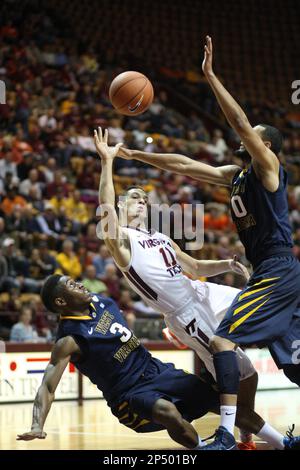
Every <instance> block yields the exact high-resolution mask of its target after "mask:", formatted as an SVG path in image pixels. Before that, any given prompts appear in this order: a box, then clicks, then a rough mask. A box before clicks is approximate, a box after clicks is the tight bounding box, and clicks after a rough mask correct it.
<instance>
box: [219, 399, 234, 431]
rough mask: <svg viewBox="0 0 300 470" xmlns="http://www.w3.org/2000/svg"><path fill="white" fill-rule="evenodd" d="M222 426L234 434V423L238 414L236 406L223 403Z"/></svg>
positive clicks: (221, 409)
mask: <svg viewBox="0 0 300 470" xmlns="http://www.w3.org/2000/svg"><path fill="white" fill-rule="evenodd" d="M220 411H221V426H224V428H226V429H227V431H229V432H230V433H231V434H234V423H235V415H236V406H225V405H221V408H220Z"/></svg>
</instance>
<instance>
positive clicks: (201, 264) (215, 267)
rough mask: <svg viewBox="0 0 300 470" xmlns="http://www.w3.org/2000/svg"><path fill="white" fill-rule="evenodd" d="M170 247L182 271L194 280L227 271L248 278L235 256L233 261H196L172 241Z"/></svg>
mask: <svg viewBox="0 0 300 470" xmlns="http://www.w3.org/2000/svg"><path fill="white" fill-rule="evenodd" d="M172 246H173V248H174V250H175V252H176V257H177V260H178V262H179V264H180V265H181V266H182V268H183V270H184V271H185V272H186V273H189V274H190V275H191V276H193V278H194V279H198V278H199V277H201V276H205V277H210V276H217V275H218V274H222V273H226V272H228V271H234V272H236V273H237V274H240V275H241V276H244V277H245V279H246V280H247V281H248V279H249V277H250V276H249V272H248V270H247V268H246V267H245V266H244V265H243V264H241V263H239V262H238V261H237V257H236V256H234V258H233V259H228V260H221V261H214V260H197V259H195V258H193V257H192V256H189V255H188V254H186V253H184V251H182V250H181V249H180V248H179V246H178V245H177V244H176V243H175V242H174V241H172Z"/></svg>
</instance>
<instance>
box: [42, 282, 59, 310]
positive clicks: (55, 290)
mask: <svg viewBox="0 0 300 470" xmlns="http://www.w3.org/2000/svg"><path fill="white" fill-rule="evenodd" d="M62 277H63V276H62V275H61V274H52V275H51V276H49V277H47V279H46V281H45V282H44V284H43V287H42V290H41V294H40V295H41V299H42V302H43V304H44V305H45V307H46V309H47V310H50V312H54V313H59V307H58V306H57V305H56V303H55V299H56V297H58V296H59V291H60V286H59V281H60V280H61V278H62Z"/></svg>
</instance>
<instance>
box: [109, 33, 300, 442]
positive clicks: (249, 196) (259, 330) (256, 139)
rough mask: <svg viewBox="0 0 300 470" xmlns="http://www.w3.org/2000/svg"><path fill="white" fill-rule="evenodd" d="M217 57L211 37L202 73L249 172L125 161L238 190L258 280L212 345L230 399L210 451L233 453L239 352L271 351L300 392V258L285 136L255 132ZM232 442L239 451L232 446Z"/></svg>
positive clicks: (158, 160) (173, 161) (241, 222)
mask: <svg viewBox="0 0 300 470" xmlns="http://www.w3.org/2000/svg"><path fill="white" fill-rule="evenodd" d="M212 57H213V47H212V40H211V38H210V37H209V36H207V38H206V45H205V52H204V61H203V64H202V69H203V72H204V74H205V76H206V78H207V81H208V83H209V84H210V86H211V88H212V90H213V92H214V94H215V96H216V98H217V100H218V103H219V105H220V107H221V109H222V111H223V112H224V114H225V116H226V118H227V120H228V122H229V124H230V125H231V127H232V128H233V129H234V130H235V131H236V132H237V133H238V135H239V136H240V138H241V141H242V142H241V146H240V148H239V150H238V151H237V152H236V154H237V155H238V156H240V157H241V158H242V159H243V161H244V166H245V168H244V169H242V168H239V167H238V166H236V165H227V166H222V167H217V168H214V167H212V166H210V165H206V164H203V163H200V162H195V161H194V160H192V159H190V158H187V157H184V156H182V155H174V154H169V155H168V154H151V153H144V152H139V151H135V150H133V151H131V150H128V149H124V148H121V150H120V151H119V152H118V155H119V156H123V157H124V158H127V159H131V158H134V159H137V160H140V161H143V162H145V163H148V164H150V165H154V166H157V167H158V168H161V169H165V170H168V171H173V172H175V173H179V174H183V175H187V176H190V177H192V178H195V179H198V180H201V181H206V182H208V183H215V184H218V185H225V186H229V187H231V212H232V217H233V220H234V222H235V224H236V227H237V230H238V233H239V236H240V239H241V241H242V243H243V245H244V247H245V250H246V256H247V258H248V260H249V261H250V262H251V264H252V266H253V270H254V272H253V275H252V276H251V278H250V280H249V281H248V284H247V286H246V287H245V289H244V290H243V291H242V292H241V294H240V295H239V296H237V297H236V298H235V299H234V300H233V302H232V304H231V306H230V307H229V309H228V311H227V313H226V315H225V317H224V320H223V321H222V322H221V324H220V326H219V327H218V329H217V331H216V334H215V335H214V336H213V337H211V338H210V341H209V346H210V348H211V350H212V351H213V353H214V355H213V362H214V366H215V370H216V376H217V382H218V385H219V388H220V390H221V392H222V396H221V426H220V427H219V429H218V430H217V433H216V438H215V441H214V443H213V444H211V445H208V446H206V447H205V448H206V449H207V450H213V449H218V450H226V449H227V448H231V447H232V446H234V445H235V441H234V437H233V427H234V420H235V412H236V399H237V391H238V387H239V369H238V360H237V359H238V355H237V353H236V345H237V344H239V345H243V346H250V345H258V346H261V347H262V346H267V347H269V350H270V352H271V354H272V357H273V359H274V361H275V362H276V364H277V366H278V367H279V368H283V371H284V373H285V375H286V376H287V377H288V378H289V379H290V380H291V381H292V382H295V383H297V384H298V385H299V386H300V364H299V361H298V362H297V360H295V344H296V343H295V340H299V338H300V290H299V285H300V264H299V262H298V260H297V259H296V258H295V257H294V255H293V251H292V247H293V241H292V232H291V227H290V224H289V219H288V201H287V189H286V188H287V175H286V172H285V170H284V169H283V167H282V166H281V164H280V161H279V159H278V153H279V152H280V149H281V145H282V136H281V134H280V132H279V131H278V130H277V129H276V128H274V127H271V126H268V125H265V124H260V125H257V126H256V127H254V128H252V127H251V125H250V123H249V121H248V119H247V117H246V115H245V113H244V112H243V110H242V109H241V108H240V106H239V105H238V103H237V102H236V101H235V100H234V99H233V97H232V96H231V95H230V94H229V93H228V91H227V90H226V89H225V88H224V86H223V85H222V84H221V82H220V81H219V80H218V78H217V77H216V75H215V74H214V72H213V68H212ZM226 436H227V438H228V441H230V440H231V445H224V442H223V441H224V440H225V437H226ZM230 437H231V439H230Z"/></svg>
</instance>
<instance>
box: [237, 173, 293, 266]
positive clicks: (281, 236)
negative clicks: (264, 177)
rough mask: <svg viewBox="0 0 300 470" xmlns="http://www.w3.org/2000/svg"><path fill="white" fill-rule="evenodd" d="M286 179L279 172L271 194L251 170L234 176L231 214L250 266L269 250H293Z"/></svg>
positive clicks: (283, 174) (284, 175)
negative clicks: (277, 183)
mask: <svg viewBox="0 0 300 470" xmlns="http://www.w3.org/2000/svg"><path fill="white" fill-rule="evenodd" d="M286 190H287V175H286V172H285V171H284V169H283V168H282V166H280V170H279V187H278V189H277V191H275V192H270V191H268V190H267V189H266V188H264V186H263V185H262V183H261V181H260V180H259V179H258V178H257V176H256V174H255V171H254V169H253V166H252V165H251V166H250V168H249V169H248V170H243V171H240V172H237V173H236V175H235V176H234V178H233V182H232V192H231V214H232V218H233V221H234V223H235V225H236V227H237V230H238V232H239V237H240V240H241V242H242V243H243V245H244V247H245V250H246V256H247V259H248V260H249V261H250V262H251V263H252V264H253V265H255V264H257V263H256V260H258V259H264V256H265V255H266V254H267V252H268V251H269V250H274V249H278V250H280V249H281V248H288V247H292V246H293V242H292V231H291V227H290V224H289V213H288V201H287V191H286Z"/></svg>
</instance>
